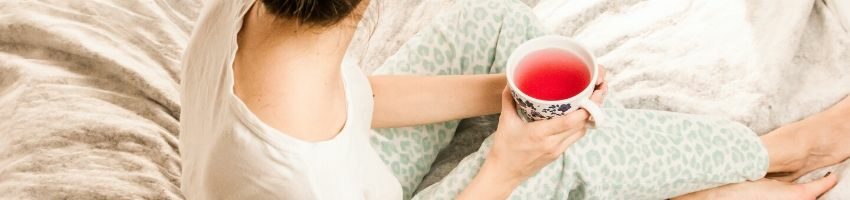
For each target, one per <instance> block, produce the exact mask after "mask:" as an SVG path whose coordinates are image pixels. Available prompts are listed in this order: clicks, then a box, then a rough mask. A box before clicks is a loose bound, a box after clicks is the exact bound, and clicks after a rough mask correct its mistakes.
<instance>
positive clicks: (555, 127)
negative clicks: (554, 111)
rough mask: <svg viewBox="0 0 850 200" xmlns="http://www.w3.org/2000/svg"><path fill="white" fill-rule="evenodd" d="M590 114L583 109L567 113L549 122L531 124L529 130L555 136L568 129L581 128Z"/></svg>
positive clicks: (542, 121)
mask: <svg viewBox="0 0 850 200" xmlns="http://www.w3.org/2000/svg"><path fill="white" fill-rule="evenodd" d="M588 117H590V114H589V113H588V112H587V111H586V110H584V109H578V110H576V111H573V112H570V113H567V115H564V116H560V117H556V118H554V119H550V120H541V121H535V122H531V123H529V124H528V125H529V126H531V127H530V128H531V130H533V131H534V133H537V134H540V135H555V134H559V133H561V132H564V131H568V130H570V129H576V128H583V127H584V124H585V123H586V122H587V119H588Z"/></svg>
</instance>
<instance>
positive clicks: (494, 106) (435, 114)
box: [369, 74, 507, 128]
mask: <svg viewBox="0 0 850 200" xmlns="http://www.w3.org/2000/svg"><path fill="white" fill-rule="evenodd" d="M369 82H370V83H371V84H372V93H373V94H374V99H375V110H374V112H373V115H372V127H373V128H388V127H403V126H412V125H418V124H429V123H435V122H442V121H448V120H454V119H463V118H467V117H474V116H480V115H488V114H496V113H498V112H499V108H500V107H501V103H500V101H499V99H500V97H501V94H502V89H503V88H505V85H506V83H507V82H506V79H505V75H504V74H487V75H453V76H412V75H396V76H393V75H388V76H371V77H369Z"/></svg>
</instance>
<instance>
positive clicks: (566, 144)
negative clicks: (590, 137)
mask: <svg viewBox="0 0 850 200" xmlns="http://www.w3.org/2000/svg"><path fill="white" fill-rule="evenodd" d="M585 134H587V130H586V129H582V130H580V131H577V132H575V133H573V134H569V135H568V136H567V137H565V138H564V139H563V140H561V142H560V143H559V144H558V152H559V153H561V154H563V153H564V152H565V151H567V148H570V146H572V145H573V144H575V143H576V142H577V141H578V140H579V139H581V138H582V137H584V135H585Z"/></svg>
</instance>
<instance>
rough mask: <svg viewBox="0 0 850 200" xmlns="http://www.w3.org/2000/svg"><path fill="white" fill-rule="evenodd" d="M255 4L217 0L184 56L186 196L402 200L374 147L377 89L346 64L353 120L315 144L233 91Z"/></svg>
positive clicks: (207, 8)
mask: <svg viewBox="0 0 850 200" xmlns="http://www.w3.org/2000/svg"><path fill="white" fill-rule="evenodd" d="M253 4H254V0H214V1H209V2H207V4H206V5H205V7H204V10H203V11H202V14H201V16H200V17H199V19H198V21H197V23H196V27H195V30H194V33H193V34H192V38H191V40H190V43H189V46H188V48H187V50H186V52H185V54H184V60H183V66H182V67H183V68H182V69H183V79H182V88H181V103H182V113H181V115H180V119H181V120H180V124H181V133H180V153H181V158H182V167H183V168H182V177H181V178H182V180H181V190H182V191H183V194H184V196H185V197H186V199H193V200H194V199H200V200H202V199H299V200H301V199H401V198H402V194H401V185H400V184H399V183H398V181H397V180H396V179H395V177H394V176H393V175H392V173H391V172H390V170H389V168H388V167H387V166H386V165H384V163H383V161H382V160H381V159H380V158H379V157H378V154H377V153H376V152H375V151H374V150H373V149H372V147H371V145H370V144H369V133H370V125H371V120H372V105H373V102H372V91H371V86H370V85H369V82H368V79H367V78H366V76H365V75H363V73H362V72H361V71H360V69H359V68H358V67H357V66H355V65H354V64H353V62H350V61H348V59H345V61H343V64H342V66H341V68H342V70H341V71H342V77H341V78H342V80H343V83H344V86H345V95H346V102H347V106H346V107H347V113H348V116H347V121H346V122H345V125H344V127H343V129H342V130H341V131H340V133H339V134H338V135H337V136H336V137H334V138H333V139H330V140H327V141H322V142H307V141H303V140H299V139H297V138H294V137H290V136H289V135H286V134H284V133H281V132H279V131H278V130H276V129H274V128H272V127H270V126H268V125H266V124H265V123H263V122H262V121H260V120H259V119H258V118H257V117H256V116H255V115H254V114H253V113H252V112H251V111H250V110H249V109H248V108H247V107H246V106H245V104H244V103H243V102H242V101H241V100H240V99H239V98H238V97H236V96H235V95H234V93H233V89H232V88H233V73H232V64H233V59H234V57H235V53H236V50H237V44H236V35H237V33H238V32H239V29H240V28H241V26H242V19H243V16H244V15H245V13H247V11H248V10H249V9H250V8H251V6H252V5H253Z"/></svg>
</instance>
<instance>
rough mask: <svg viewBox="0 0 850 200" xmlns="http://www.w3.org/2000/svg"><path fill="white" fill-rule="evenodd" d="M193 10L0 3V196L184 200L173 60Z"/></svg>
mask: <svg viewBox="0 0 850 200" xmlns="http://www.w3.org/2000/svg"><path fill="white" fill-rule="evenodd" d="M199 8H200V3H199V2H197V1H190V0H179V1H176V0H146V1H136V0H132V1H126V0H112V1H77V0H3V1H0V199H182V195H181V194H180V189H179V188H180V156H179V151H178V149H177V144H178V140H177V136H178V133H179V122H178V116H179V114H180V105H179V102H180V101H179V90H178V86H179V83H180V81H179V72H180V69H179V63H180V57H181V55H182V51H183V48H184V47H185V45H186V42H187V40H188V36H189V32H190V31H191V29H192V22H193V21H194V19H195V17H196V15H197V12H198V10H199Z"/></svg>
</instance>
